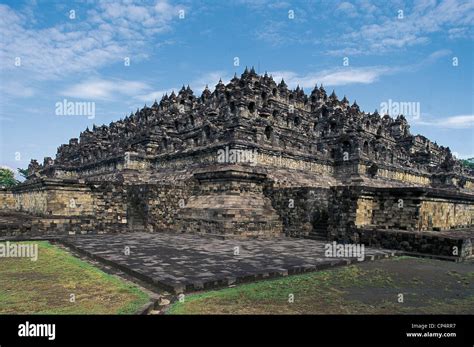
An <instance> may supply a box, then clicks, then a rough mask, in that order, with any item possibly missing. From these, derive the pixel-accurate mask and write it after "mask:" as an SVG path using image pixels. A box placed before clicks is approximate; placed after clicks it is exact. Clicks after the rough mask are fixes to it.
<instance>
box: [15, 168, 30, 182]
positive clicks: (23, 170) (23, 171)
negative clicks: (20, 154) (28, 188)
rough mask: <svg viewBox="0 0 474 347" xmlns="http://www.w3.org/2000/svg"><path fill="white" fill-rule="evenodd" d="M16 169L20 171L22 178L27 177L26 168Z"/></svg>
mask: <svg viewBox="0 0 474 347" xmlns="http://www.w3.org/2000/svg"><path fill="white" fill-rule="evenodd" d="M17 170H18V172H19V173H20V175H21V177H23V178H25V179H26V178H27V177H28V169H20V168H18V169H17Z"/></svg>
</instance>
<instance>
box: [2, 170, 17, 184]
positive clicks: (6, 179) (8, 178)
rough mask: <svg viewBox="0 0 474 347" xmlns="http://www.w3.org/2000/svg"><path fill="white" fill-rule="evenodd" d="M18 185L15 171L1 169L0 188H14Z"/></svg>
mask: <svg viewBox="0 0 474 347" xmlns="http://www.w3.org/2000/svg"><path fill="white" fill-rule="evenodd" d="M18 183H19V182H18V181H17V180H16V179H15V173H14V172H13V170H11V169H8V168H5V167H2V168H0V187H7V188H8V187H13V186H15V185H17V184H18Z"/></svg>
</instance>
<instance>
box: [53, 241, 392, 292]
mask: <svg viewBox="0 0 474 347" xmlns="http://www.w3.org/2000/svg"><path fill="white" fill-rule="evenodd" d="M61 242H62V243H64V244H66V245H67V246H69V247H71V248H73V249H75V250H77V251H79V252H81V253H83V254H86V255H88V256H90V257H93V258H95V259H97V260H100V261H102V262H104V263H107V264H109V265H112V266H115V267H117V268H120V269H121V270H123V271H125V272H127V273H129V274H130V275H133V276H135V277H138V278H140V279H142V280H144V281H147V282H149V283H153V284H155V285H157V286H159V287H161V288H164V289H166V290H169V291H172V292H174V293H181V292H188V291H196V290H200V289H207V288H212V287H221V286H229V285H232V284H235V283H242V282H248V281H255V280H258V279H263V278H269V277H277V276H286V275H288V274H294V273H302V272H308V271H315V270H321V269H325V268H329V267H332V266H338V265H346V264H349V263H356V262H358V260H357V259H356V258H328V257H325V254H324V253H325V252H324V250H325V249H324V245H325V243H324V242H322V241H315V240H308V239H294V238H291V239H290V238H281V239H272V240H228V239H227V240H222V239H217V238H211V237H206V236H200V235H193V234H172V233H130V234H115V235H112V234H104V235H90V236H89V235H78V236H73V237H68V238H66V239H64V240H62V241H61ZM394 254H395V251H390V250H381V249H371V248H368V247H366V248H365V261H370V260H376V259H380V258H384V257H388V256H391V255H394Z"/></svg>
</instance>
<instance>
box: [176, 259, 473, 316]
mask: <svg viewBox="0 0 474 347" xmlns="http://www.w3.org/2000/svg"><path fill="white" fill-rule="evenodd" d="M399 294H403V302H399V298H400V297H399ZM290 295H293V298H294V302H292V303H291V302H290V301H291V300H290V299H291V296H290ZM168 313H171V314H410V313H413V314H421V313H423V314H448V313H452V314H473V313H474V262H468V263H454V262H447V261H439V260H432V259H424V258H412V257H398V258H392V259H384V260H380V261H374V262H365V263H361V264H357V265H352V266H347V267H341V268H336V269H332V270H327V271H320V272H314V273H308V274H303V275H295V276H289V277H285V278H280V279H274V280H267V281H261V282H256V283H251V284H244V285H239V286H236V287H233V288H226V289H222V290H215V291H210V292H204V293H199V294H194V295H188V296H186V297H185V300H184V302H177V303H175V304H174V305H173V306H172V307H171V309H170V310H169V312H168Z"/></svg>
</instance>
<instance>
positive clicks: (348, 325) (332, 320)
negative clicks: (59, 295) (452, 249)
mask: <svg viewBox="0 0 474 347" xmlns="http://www.w3.org/2000/svg"><path fill="white" fill-rule="evenodd" d="M26 321H28V322H29V323H36V324H45V323H46V324H51V323H54V324H55V325H56V326H55V332H56V336H55V340H54V341H49V340H48V338H47V337H19V336H18V331H19V325H20V324H25V322H26ZM473 323H474V320H473V316H472V315H443V316H429V315H406V316H393V315H390V316H389V315H384V316H372V315H371V316H368V315H364V316H362V315H348V316H338V315H325V316H309V315H302V316H163V315H161V316H160V315H158V316H102V315H91V316H84V315H77V316H51V315H48V316H40V315H35V316H26V315H22V316H0V346H1V347H4V346H9V345H33V344H35V345H36V344H42V345H59V344H61V345H68V344H94V343H97V344H101V345H107V344H114V345H117V344H130V345H139V344H145V343H154V344H163V343H174V344H183V343H189V344H220V345H222V344H241V343H256V344H281V343H286V344H302V343H310V344H314V343H322V342H324V343H325V344H340V343H346V344H351V345H353V344H363V345H367V344H377V345H387V344H389V345H405V346H406V345H426V344H429V345H449V346H461V345H466V346H472V345H473V343H474V334H473V331H474V324H473ZM413 324H417V325H418V327H417V328H415V327H413V326H412V325H413ZM429 324H434V325H433V326H431V327H430V326H429ZM453 324H455V325H453ZM422 325H426V328H424V329H423V330H421V328H419V327H420V326H422ZM449 325H450V326H449ZM427 332H428V333H430V332H431V333H434V332H436V333H455V334H456V337H441V338H439V337H407V333H423V334H424V333H427Z"/></svg>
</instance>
